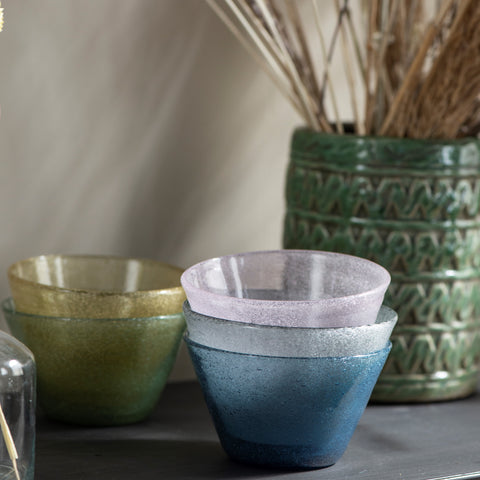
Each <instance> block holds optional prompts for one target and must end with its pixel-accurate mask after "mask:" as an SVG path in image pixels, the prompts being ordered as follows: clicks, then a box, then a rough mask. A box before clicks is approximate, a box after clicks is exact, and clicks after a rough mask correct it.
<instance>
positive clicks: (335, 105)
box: [312, 0, 345, 134]
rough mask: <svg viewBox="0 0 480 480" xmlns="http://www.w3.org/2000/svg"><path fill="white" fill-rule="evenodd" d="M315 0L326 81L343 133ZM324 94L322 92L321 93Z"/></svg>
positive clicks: (314, 0)
mask: <svg viewBox="0 0 480 480" xmlns="http://www.w3.org/2000/svg"><path fill="white" fill-rule="evenodd" d="M312 2H313V10H314V12H315V24H316V26H317V32H318V38H319V40H320V51H321V52H322V60H323V64H324V69H325V70H324V71H325V78H326V82H327V84H328V86H329V88H330V97H331V100H332V107H333V112H334V115H335V125H336V126H337V132H338V133H340V134H343V133H345V132H344V130H343V124H342V121H341V119H340V113H339V111H338V105H337V97H336V94H335V88H334V86H333V83H332V79H331V76H330V62H329V60H328V56H327V49H326V46H325V38H324V37H323V32H322V25H321V21H320V11H319V10H318V4H317V0H312ZM323 90H324V89H322V90H321V91H323ZM320 95H322V94H320ZM319 100H320V101H321V100H322V96H320V99H319Z"/></svg>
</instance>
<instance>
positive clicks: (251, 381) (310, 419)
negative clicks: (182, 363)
mask: <svg viewBox="0 0 480 480" xmlns="http://www.w3.org/2000/svg"><path fill="white" fill-rule="evenodd" d="M185 341H186V343H187V345H188V349H189V352H190V356H191V359H192V362H193V365H194V368H195V371H196V374H197V376H198V379H199V381H200V385H201V387H202V391H203V395H204V397H205V401H206V403H207V406H208V409H209V411H210V414H211V417H212V419H213V422H214V424H215V428H216V430H217V434H218V437H219V439H220V442H221V444H222V447H223V448H224V450H225V452H226V453H227V455H229V456H230V457H231V458H233V459H236V460H239V461H242V462H246V463H255V464H261V465H268V466H274V467H285V468H320V467H327V466H329V465H332V464H334V463H336V462H337V460H338V459H339V458H340V457H341V456H342V455H343V453H344V451H345V449H346V448H347V445H348V442H349V441H350V438H351V436H352V434H353V432H354V430H355V427H356V426H357V423H358V421H359V419H360V417H361V415H362V413H363V411H364V409H365V407H366V405H367V403H368V400H369V397H370V394H371V392H372V389H373V387H374V385H375V383H376V381H377V378H378V375H379V374H380V371H381V370H382V367H383V365H384V363H385V360H386V358H387V356H388V353H389V351H390V348H391V344H390V343H389V344H388V345H387V346H386V347H385V348H383V349H382V350H379V351H376V352H372V353H370V354H368V355H357V356H344V357H317V358H299V357H288V358H286V357H269V356H261V355H245V354H241V353H235V352H229V351H226V350H219V349H213V348H210V347H206V346H203V345H200V344H198V343H195V342H192V341H191V340H190V339H189V338H188V337H186V338H185Z"/></svg>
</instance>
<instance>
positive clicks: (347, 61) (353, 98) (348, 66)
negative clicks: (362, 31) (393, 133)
mask: <svg viewBox="0 0 480 480" xmlns="http://www.w3.org/2000/svg"><path fill="white" fill-rule="evenodd" d="M335 6H336V8H337V13H338V16H339V17H341V18H343V17H345V16H348V14H347V13H345V14H344V15H341V14H340V12H341V11H344V12H348V0H344V1H343V7H340V2H339V0H335ZM340 43H341V47H342V52H343V55H344V62H343V65H344V67H345V74H346V76H347V83H348V89H349V92H350V104H351V106H352V111H353V119H354V122H355V131H356V133H357V134H359V135H363V134H364V133H365V130H364V126H363V125H362V124H361V122H360V114H359V108H358V106H357V94H356V90H355V80H354V78H353V71H352V59H351V55H350V50H349V49H348V40H347V32H346V29H345V24H344V22H343V21H342V22H341V23H340Z"/></svg>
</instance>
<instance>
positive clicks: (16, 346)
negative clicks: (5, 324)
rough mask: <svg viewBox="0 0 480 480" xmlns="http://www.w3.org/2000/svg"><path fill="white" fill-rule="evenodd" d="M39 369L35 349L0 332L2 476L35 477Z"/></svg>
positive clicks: (3, 479) (18, 479)
mask: <svg viewBox="0 0 480 480" xmlns="http://www.w3.org/2000/svg"><path fill="white" fill-rule="evenodd" d="M35 383H36V371H35V360H34V357H33V354H32V352H30V350H29V349H28V348H27V347H26V346H25V345H23V344H22V343H21V342H19V341H18V340H16V339H15V338H13V337H12V336H10V335H8V334H7V333H5V332H0V427H1V434H0V480H32V479H33V474H34V460H35V402H36V391H35Z"/></svg>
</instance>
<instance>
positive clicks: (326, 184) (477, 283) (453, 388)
mask: <svg viewBox="0 0 480 480" xmlns="http://www.w3.org/2000/svg"><path fill="white" fill-rule="evenodd" d="M286 195H287V215H286V218H285V226H284V246H285V247H286V248H309V249H324V250H332V251H339V252H344V253H348V254H352V255H358V256H361V257H365V258H369V259H370V260H372V261H374V262H377V263H379V264H381V265H383V266H384V267H385V268H387V270H389V272H390V273H391V275H392V283H391V285H390V288H389V290H388V291H387V293H386V296H385V302H386V304H388V305H390V306H391V307H392V308H393V309H394V310H395V311H397V313H398V315H399V320H398V324H397V326H396V327H395V329H394V332H393V335H392V343H393V348H392V354H391V355H390V357H389V360H388V362H387V365H386V367H385V370H384V372H383V373H382V375H381V377H380V380H379V382H378V384H377V387H376V388H375V391H374V394H373V398H375V399H376V400H385V401H388V402H392V401H400V402H402V401H430V400H443V399H449V398H457V397H462V396H465V395H468V394H470V393H472V392H473V391H475V389H476V385H477V378H478V373H479V371H478V361H479V352H480V341H479V338H478V336H479V333H478V331H479V325H480V148H479V142H477V141H473V140H469V139H465V140H458V141H454V142H448V141H445V142H439V141H421V140H420V141H417V140H407V139H401V140H399V139H396V140H395V139H388V138H369V137H355V136H348V137H347V136H329V135H323V134H317V133H313V132H311V131H309V130H306V129H300V130H298V131H296V132H295V134H294V137H293V141H292V149H291V161H290V166H289V170H288V178H287V191H286Z"/></svg>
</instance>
